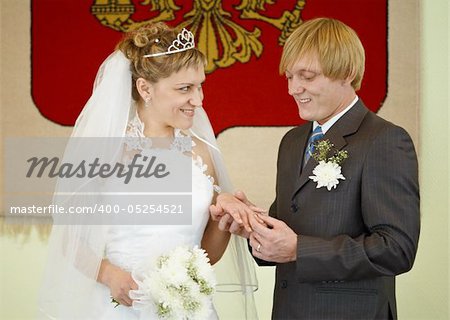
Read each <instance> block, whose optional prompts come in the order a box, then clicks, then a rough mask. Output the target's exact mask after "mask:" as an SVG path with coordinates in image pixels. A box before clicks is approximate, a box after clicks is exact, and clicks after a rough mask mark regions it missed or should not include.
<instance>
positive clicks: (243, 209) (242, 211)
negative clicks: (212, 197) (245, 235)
mask: <svg viewBox="0 0 450 320" xmlns="http://www.w3.org/2000/svg"><path fill="white" fill-rule="evenodd" d="M242 194H243V192H242ZM244 196H245V195H244ZM245 200H246V201H247V202H248V203H249V204H250V205H251V207H249V206H248V205H247V204H246V203H244V202H243V201H241V200H240V199H238V198H237V197H235V196H234V195H232V194H230V193H221V194H219V195H218V196H217V200H216V204H215V205H214V206H211V208H210V212H211V215H212V217H213V220H215V221H219V220H220V219H221V218H222V216H223V215H224V214H225V213H229V214H230V215H231V217H233V219H234V221H235V222H236V223H237V224H238V225H239V226H243V227H244V228H245V230H246V231H247V232H252V228H251V227H250V223H249V217H250V216H251V217H254V216H255V212H262V211H263V210H262V209H260V208H257V207H255V206H253V205H252V204H251V203H250V202H249V201H248V199H247V198H245Z"/></svg>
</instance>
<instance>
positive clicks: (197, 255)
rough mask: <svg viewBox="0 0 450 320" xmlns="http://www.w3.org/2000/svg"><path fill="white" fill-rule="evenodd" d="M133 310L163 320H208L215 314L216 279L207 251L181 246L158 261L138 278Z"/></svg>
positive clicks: (132, 293) (131, 295) (133, 296)
mask: <svg viewBox="0 0 450 320" xmlns="http://www.w3.org/2000/svg"><path fill="white" fill-rule="evenodd" d="M135 278H136V279H135V280H136V282H137V283H138V285H139V289H138V290H133V291H131V292H130V297H131V298H132V299H134V301H133V307H134V308H136V309H140V310H142V311H141V312H145V310H149V311H150V312H151V313H152V314H156V315H157V316H158V317H159V318H160V319H207V318H208V317H209V315H210V313H211V312H212V299H211V298H212V295H213V293H214V291H215V285H216V278H215V275H214V271H213V269H212V266H211V264H210V263H209V259H208V257H207V255H206V252H205V251H204V250H203V249H199V248H198V247H197V246H196V247H194V248H188V247H185V246H180V247H177V248H175V249H174V250H173V251H171V252H169V253H168V254H164V255H161V256H160V257H158V258H157V259H156V262H155V265H154V266H153V268H151V269H149V270H148V272H145V273H144V274H141V275H139V276H138V277H135Z"/></svg>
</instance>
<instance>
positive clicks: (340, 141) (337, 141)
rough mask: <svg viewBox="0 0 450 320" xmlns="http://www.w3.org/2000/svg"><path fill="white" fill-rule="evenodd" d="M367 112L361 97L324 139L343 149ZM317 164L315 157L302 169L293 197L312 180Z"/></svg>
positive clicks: (338, 148)
mask: <svg viewBox="0 0 450 320" xmlns="http://www.w3.org/2000/svg"><path fill="white" fill-rule="evenodd" d="M367 112H368V109H367V108H366V106H365V105H364V104H363V102H362V101H361V99H359V100H358V101H357V102H356V104H355V105H354V106H353V107H352V108H351V109H350V110H349V111H348V112H347V113H346V114H344V115H343V116H342V118H340V119H339V120H338V121H337V122H336V123H335V124H334V125H333V126H332V127H331V128H330V130H328V131H327V133H326V134H325V136H324V138H323V139H328V140H330V142H331V143H332V144H333V145H334V147H335V148H336V149H337V150H341V149H342V148H344V147H345V146H346V145H347V141H346V139H345V137H346V136H349V135H352V134H354V133H355V132H356V131H358V128H359V127H360V125H361V122H362V121H363V119H364V116H365V115H366V113H367ZM305 143H306V142H305ZM316 165H317V161H316V160H314V159H313V158H311V159H310V160H309V161H308V163H307V164H306V166H305V167H304V168H303V170H302V171H301V174H300V178H299V180H298V184H297V186H296V188H295V192H294V194H293V195H292V198H294V197H295V195H296V194H297V193H298V192H299V191H300V189H301V188H302V187H303V186H304V185H305V184H306V183H307V182H308V181H309V180H310V179H309V176H310V175H312V171H313V169H314V168H315V166H316Z"/></svg>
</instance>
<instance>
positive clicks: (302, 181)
mask: <svg viewBox="0 0 450 320" xmlns="http://www.w3.org/2000/svg"><path fill="white" fill-rule="evenodd" d="M311 126H312V124H311V123H309V124H305V125H303V126H300V127H297V128H294V129H292V130H291V131H289V132H288V133H287V134H286V135H285V136H284V138H283V139H282V142H281V144H280V149H279V154H278V164H277V170H278V171H277V184H276V199H275V201H274V203H273V204H272V206H271V208H270V214H271V215H272V216H273V217H275V218H277V219H280V220H282V221H284V222H285V223H286V224H287V225H288V226H289V227H290V228H292V229H293V230H294V231H295V232H296V233H297V234H298V243H297V260H296V261H295V262H291V263H284V264H277V266H276V281H275V291H274V305H273V313H272V317H273V318H274V319H386V318H396V316H397V312H396V301H395V275H397V274H400V273H403V272H406V271H408V270H410V269H411V267H412V265H413V261H414V258H415V255H416V250H417V244H418V238H419V228H420V214H419V186H418V166H417V157H416V153H415V150H414V146H413V143H412V141H411V139H410V137H409V135H408V134H407V133H406V131H405V130H403V129H402V128H400V127H398V126H395V125H393V124H392V123H390V122H388V121H385V120H383V119H382V118H380V117H378V116H377V115H375V114H374V113H372V112H371V111H369V110H368V109H367V108H366V107H365V106H364V104H363V103H362V101H361V100H359V101H358V102H357V103H356V104H355V105H354V106H353V107H352V108H351V109H350V110H349V111H348V112H347V113H345V114H344V115H343V116H342V117H341V118H340V119H339V120H338V121H337V122H336V123H335V124H334V125H333V126H332V127H331V128H330V129H329V130H328V132H327V133H326V134H325V137H324V139H328V140H330V142H332V143H333V144H334V146H335V148H336V149H337V150H347V152H348V158H347V159H346V160H345V161H344V162H343V164H342V165H341V167H342V174H343V175H344V177H345V180H339V181H340V182H339V184H338V185H337V187H336V189H331V191H328V190H327V189H326V188H323V187H322V188H316V186H317V184H316V183H315V182H314V181H312V180H311V179H310V178H309V176H311V175H312V171H313V169H314V167H315V166H316V165H317V162H316V161H315V160H314V159H313V158H311V159H310V160H309V161H308V163H307V164H306V166H305V167H304V168H303V169H302V161H303V160H302V159H303V156H304V150H305V148H306V143H307V140H308V137H309V134H310V132H311ZM257 262H259V263H260V264H264V262H263V261H257Z"/></svg>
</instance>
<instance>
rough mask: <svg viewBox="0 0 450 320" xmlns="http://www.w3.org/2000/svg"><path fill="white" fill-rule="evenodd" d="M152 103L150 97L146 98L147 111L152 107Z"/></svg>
mask: <svg viewBox="0 0 450 320" xmlns="http://www.w3.org/2000/svg"><path fill="white" fill-rule="evenodd" d="M150 102H151V99H150V97H147V98H145V103H144V107H145V108H146V109H147V108H148V107H150Z"/></svg>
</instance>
